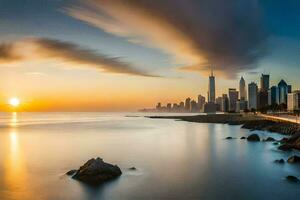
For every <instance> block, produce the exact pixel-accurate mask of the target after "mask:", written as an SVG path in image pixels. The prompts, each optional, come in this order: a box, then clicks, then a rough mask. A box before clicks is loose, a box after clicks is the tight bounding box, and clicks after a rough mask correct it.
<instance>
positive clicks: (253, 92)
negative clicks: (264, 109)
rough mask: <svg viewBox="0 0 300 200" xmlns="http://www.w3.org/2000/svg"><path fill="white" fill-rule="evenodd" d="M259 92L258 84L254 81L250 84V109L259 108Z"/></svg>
mask: <svg viewBox="0 0 300 200" xmlns="http://www.w3.org/2000/svg"><path fill="white" fill-rule="evenodd" d="M257 93H258V87H257V84H256V83H254V82H252V83H250V84H249V85H248V109H249V110H252V109H255V110H257Z"/></svg>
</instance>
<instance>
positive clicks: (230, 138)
mask: <svg viewBox="0 0 300 200" xmlns="http://www.w3.org/2000/svg"><path fill="white" fill-rule="evenodd" d="M225 139H226V140H232V139H233V138H232V137H227V138H225Z"/></svg>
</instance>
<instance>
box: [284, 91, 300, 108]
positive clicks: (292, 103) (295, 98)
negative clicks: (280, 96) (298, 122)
mask: <svg viewBox="0 0 300 200" xmlns="http://www.w3.org/2000/svg"><path fill="white" fill-rule="evenodd" d="M287 106H288V110H289V111H296V110H298V111H300V90H296V91H294V92H292V93H289V94H288V105H287Z"/></svg>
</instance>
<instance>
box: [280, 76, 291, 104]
mask: <svg viewBox="0 0 300 200" xmlns="http://www.w3.org/2000/svg"><path fill="white" fill-rule="evenodd" d="M288 90H289V88H288V85H287V84H286V82H285V81H284V80H281V81H280V82H279V83H278V91H279V104H287V94H288Z"/></svg>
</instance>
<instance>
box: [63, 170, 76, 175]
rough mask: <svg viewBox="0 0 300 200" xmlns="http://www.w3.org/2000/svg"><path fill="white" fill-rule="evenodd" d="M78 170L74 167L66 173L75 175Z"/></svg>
mask: <svg viewBox="0 0 300 200" xmlns="http://www.w3.org/2000/svg"><path fill="white" fill-rule="evenodd" d="M76 172H77V170H76V169H72V170H70V171H68V172H67V173H66V175H68V176H73V175H74V174H75V173H76Z"/></svg>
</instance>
